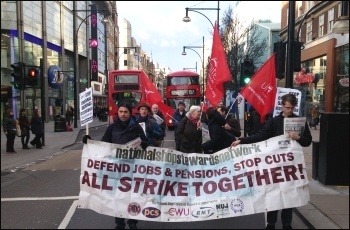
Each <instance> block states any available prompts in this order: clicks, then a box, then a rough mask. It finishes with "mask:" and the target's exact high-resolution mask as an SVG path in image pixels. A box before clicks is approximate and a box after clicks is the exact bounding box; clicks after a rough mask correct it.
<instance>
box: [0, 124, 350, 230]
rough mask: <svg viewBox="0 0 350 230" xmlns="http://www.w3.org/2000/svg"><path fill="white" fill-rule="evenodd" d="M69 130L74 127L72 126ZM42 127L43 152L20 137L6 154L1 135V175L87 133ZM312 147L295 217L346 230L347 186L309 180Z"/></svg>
mask: <svg viewBox="0 0 350 230" xmlns="http://www.w3.org/2000/svg"><path fill="white" fill-rule="evenodd" d="M241 124H242V122H241ZM107 125H108V122H101V121H99V120H98V119H97V118H95V119H94V120H93V122H92V123H89V124H88V128H89V129H88V130H91V129H93V128H94V127H97V126H106V127H107ZM72 127H74V126H73V125H72ZM241 127H243V125H242V126H241ZM44 128H45V139H44V142H45V145H44V146H43V149H35V148H33V147H31V146H30V147H31V149H29V150H23V149H22V145H21V140H20V138H19V137H16V139H15V150H16V151H17V153H16V154H6V136H5V134H4V133H3V132H1V140H2V141H1V175H6V174H8V173H11V172H16V171H18V170H21V169H23V168H25V167H28V166H29V165H31V164H37V163H38V161H39V162H40V161H45V160H47V159H51V158H53V157H54V156H55V155H58V154H63V153H66V152H67V150H65V148H67V147H69V146H72V145H74V144H75V143H76V142H79V141H81V140H77V137H78V134H79V132H80V131H82V132H84V131H85V133H86V131H87V129H86V127H85V126H80V123H79V121H78V124H77V128H73V131H72V132H55V131H54V130H55V122H54V121H50V122H48V123H45V127H44ZM317 128H318V129H317V130H315V129H313V128H312V129H311V133H312V137H313V141H315V142H318V141H319V126H318V127H317ZM242 133H243V132H242ZM33 137H34V135H32V134H31V137H30V140H31V139H33ZM312 147H313V145H310V146H309V147H305V148H303V150H304V157H305V164H306V171H307V175H308V179H309V191H310V201H309V203H308V204H307V205H305V206H302V207H298V208H295V214H296V215H298V216H299V217H300V218H301V219H302V220H303V221H304V222H305V223H306V225H307V226H308V227H309V228H312V229H349V186H330V185H324V184H322V183H320V182H319V181H317V180H314V179H313V177H312V163H313V162H312ZM31 153H35V160H32V161H30V162H29V163H28V158H29V156H31V155H33V154H31ZM29 154H31V155H29ZM33 157H34V156H33ZM33 159H34V158H33Z"/></svg>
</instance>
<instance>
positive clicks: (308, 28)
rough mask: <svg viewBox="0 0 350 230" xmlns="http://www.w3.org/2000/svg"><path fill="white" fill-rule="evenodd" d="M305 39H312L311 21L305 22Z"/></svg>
mask: <svg viewBox="0 0 350 230" xmlns="http://www.w3.org/2000/svg"><path fill="white" fill-rule="evenodd" d="M306 41H307V42H309V41H312V21H309V22H307V23H306Z"/></svg>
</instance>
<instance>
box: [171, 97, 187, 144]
mask: <svg viewBox="0 0 350 230" xmlns="http://www.w3.org/2000/svg"><path fill="white" fill-rule="evenodd" d="M185 109H186V105H185V103H184V102H183V101H180V102H179V103H178V104H177V110H176V111H175V113H174V116H173V124H174V137H175V143H176V147H175V149H176V150H177V151H180V140H179V139H178V138H177V128H178V126H179V122H180V121H181V120H182V118H184V117H186V110H185Z"/></svg>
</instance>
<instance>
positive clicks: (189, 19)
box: [182, 1, 220, 28]
mask: <svg viewBox="0 0 350 230" xmlns="http://www.w3.org/2000/svg"><path fill="white" fill-rule="evenodd" d="M219 5H220V1H218V8H192V7H186V8H185V9H186V16H185V17H184V18H183V19H182V21H184V22H190V21H191V18H190V17H189V16H188V11H193V12H196V13H198V14H201V15H203V16H204V17H205V18H206V19H208V21H209V22H210V24H211V25H212V26H213V28H214V25H213V23H212V22H211V21H210V19H209V18H208V17H207V16H205V15H204V14H203V13H201V12H199V11H197V10H217V11H218V12H217V24H218V27H219V12H220V8H219Z"/></svg>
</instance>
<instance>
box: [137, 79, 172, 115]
mask: <svg viewBox="0 0 350 230" xmlns="http://www.w3.org/2000/svg"><path fill="white" fill-rule="evenodd" d="M141 76H143V79H142V82H143V84H142V85H143V86H144V87H143V92H144V94H145V96H146V97H145V98H146V102H147V103H148V104H150V105H151V106H152V104H157V105H158V107H159V110H160V111H161V112H162V113H163V114H164V116H165V115H166V114H169V115H170V116H173V115H174V113H175V110H174V109H173V108H172V107H170V106H168V105H166V104H164V103H163V102H162V100H163V97H162V95H161V94H160V93H159V91H158V90H157V88H156V87H155V85H153V83H152V82H151V81H150V80H149V79H148V78H147V77H146V76H147V75H146V74H141Z"/></svg>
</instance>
